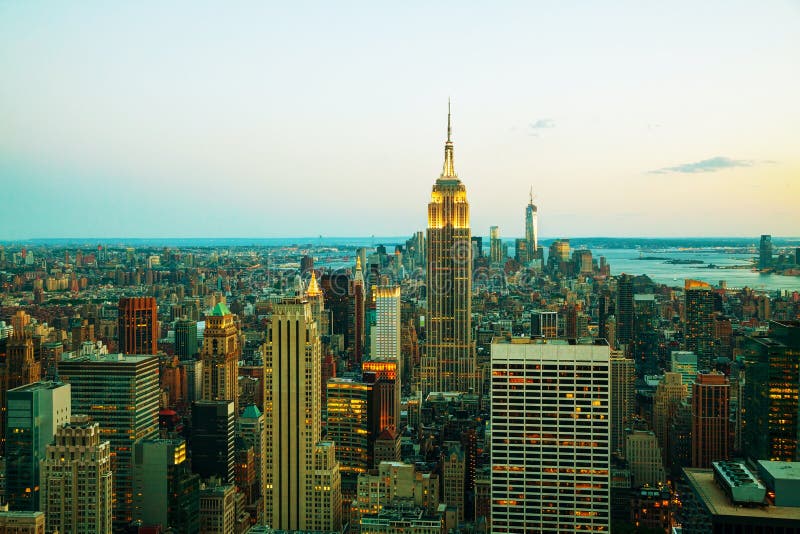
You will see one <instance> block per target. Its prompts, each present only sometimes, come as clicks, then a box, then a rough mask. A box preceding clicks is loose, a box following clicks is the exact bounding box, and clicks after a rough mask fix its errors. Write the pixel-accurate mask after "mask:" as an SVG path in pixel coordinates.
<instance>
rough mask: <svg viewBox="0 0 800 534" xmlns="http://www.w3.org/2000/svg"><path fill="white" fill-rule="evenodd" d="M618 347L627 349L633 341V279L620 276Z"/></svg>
mask: <svg viewBox="0 0 800 534" xmlns="http://www.w3.org/2000/svg"><path fill="white" fill-rule="evenodd" d="M616 319H617V331H616V338H617V346H618V347H625V346H626V345H628V343H630V342H631V341H633V320H634V319H633V277H632V276H631V275H629V274H622V275H620V277H619V279H618V280H617V306H616Z"/></svg>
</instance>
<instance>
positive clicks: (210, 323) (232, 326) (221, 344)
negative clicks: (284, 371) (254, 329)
mask: <svg viewBox="0 0 800 534" xmlns="http://www.w3.org/2000/svg"><path fill="white" fill-rule="evenodd" d="M241 355H242V348H241V345H240V341H239V328H238V327H237V326H236V318H235V316H234V315H233V314H232V313H231V311H230V310H229V309H228V307H227V306H226V305H225V304H224V303H222V302H219V303H217V305H216V306H214V309H213V310H212V311H211V314H210V315H207V316H206V330H205V333H204V334H203V349H202V350H201V352H200V357H201V360H202V362H203V400H208V401H233V404H234V407H235V408H236V411H235V412H234V413H238V407H239V358H240V357H241ZM229 482H231V483H232V482H233V480H230V481H229Z"/></svg>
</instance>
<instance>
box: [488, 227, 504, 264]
mask: <svg viewBox="0 0 800 534" xmlns="http://www.w3.org/2000/svg"><path fill="white" fill-rule="evenodd" d="M504 259H505V258H503V240H502V239H500V228H499V227H497V226H490V227H489V261H491V262H492V263H502V262H503V260H504Z"/></svg>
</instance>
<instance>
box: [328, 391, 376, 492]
mask: <svg viewBox="0 0 800 534" xmlns="http://www.w3.org/2000/svg"><path fill="white" fill-rule="evenodd" d="M327 386H328V424H327V431H328V438H329V439H330V440H331V441H333V442H334V443H336V456H337V459H338V460H339V465H340V467H341V472H342V477H343V478H347V477H350V478H351V481H352V482H353V484H352V490H353V493H354V492H355V484H354V482H355V477H356V476H357V475H358V474H360V473H366V472H367V469H369V468H370V467H371V466H372V453H373V450H372V443H373V442H374V440H375V438H376V437H377V433H378V432H380V430H381V429H378V428H377V422H376V421H375V420H376V419H377V417H376V415H377V414H375V413H374V411H375V401H374V400H373V398H372V397H373V395H374V389H373V385H372V384H368V383H364V382H357V381H355V380H351V379H349V378H331V379H330V380H329V381H328V384H327Z"/></svg>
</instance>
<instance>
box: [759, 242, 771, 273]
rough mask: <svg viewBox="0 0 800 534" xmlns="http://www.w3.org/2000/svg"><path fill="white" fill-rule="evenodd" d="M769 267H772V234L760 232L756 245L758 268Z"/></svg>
mask: <svg viewBox="0 0 800 534" xmlns="http://www.w3.org/2000/svg"><path fill="white" fill-rule="evenodd" d="M770 267H772V236H771V235H769V234H762V235H761V242H760V243H759V246H758V268H759V269H769V268H770Z"/></svg>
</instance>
